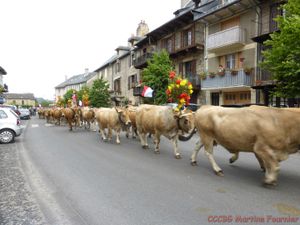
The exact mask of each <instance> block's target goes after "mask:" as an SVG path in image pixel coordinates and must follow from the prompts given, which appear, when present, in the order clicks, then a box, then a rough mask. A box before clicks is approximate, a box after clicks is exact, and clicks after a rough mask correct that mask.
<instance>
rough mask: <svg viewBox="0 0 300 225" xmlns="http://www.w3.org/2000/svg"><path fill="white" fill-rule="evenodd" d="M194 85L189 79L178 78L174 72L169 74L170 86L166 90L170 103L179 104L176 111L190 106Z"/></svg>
mask: <svg viewBox="0 0 300 225" xmlns="http://www.w3.org/2000/svg"><path fill="white" fill-rule="evenodd" d="M192 93H193V85H192V84H191V82H189V81H188V80H187V79H183V78H181V77H180V76H177V75H176V73H175V72H174V71H171V72H170V73H169V85H168V89H167V90H166V94H167V96H168V102H174V103H177V108H176V111H179V110H181V109H182V107H183V106H187V105H189V104H190V99H191V96H190V95H191V94H192Z"/></svg>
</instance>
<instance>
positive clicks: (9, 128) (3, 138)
mask: <svg viewBox="0 0 300 225" xmlns="http://www.w3.org/2000/svg"><path fill="white" fill-rule="evenodd" d="M22 132H23V127H22V126H21V122H20V117H19V116H18V115H17V114H16V113H15V112H14V111H13V110H12V109H10V108H0V143H11V142H14V140H15V137H17V136H20V135H21V134H22Z"/></svg>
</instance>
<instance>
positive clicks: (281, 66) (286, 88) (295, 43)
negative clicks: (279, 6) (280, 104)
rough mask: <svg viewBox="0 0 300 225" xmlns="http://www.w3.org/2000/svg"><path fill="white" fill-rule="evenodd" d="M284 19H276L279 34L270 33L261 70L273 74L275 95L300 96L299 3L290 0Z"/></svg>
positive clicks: (299, 1)
mask: <svg viewBox="0 0 300 225" xmlns="http://www.w3.org/2000/svg"><path fill="white" fill-rule="evenodd" d="M283 10H284V11H285V15H284V16H279V17H277V18H276V21H277V22H278V26H279V29H280V32H275V33H273V34H271V39H270V40H267V41H265V42H264V44H265V45H266V46H269V48H268V49H267V50H265V51H264V52H263V56H264V61H263V62H262V63H261V67H262V68H264V69H266V70H269V71H270V72H271V73H272V79H273V80H274V81H275V82H276V87H275V91H274V93H273V94H274V95H275V96H278V97H296V96H300V38H299V37H300V0H289V1H288V3H287V4H285V5H284V6H283Z"/></svg>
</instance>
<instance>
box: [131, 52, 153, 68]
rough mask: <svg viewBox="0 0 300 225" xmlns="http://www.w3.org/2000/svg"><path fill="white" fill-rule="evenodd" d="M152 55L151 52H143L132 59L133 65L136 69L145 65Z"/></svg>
mask: <svg viewBox="0 0 300 225" xmlns="http://www.w3.org/2000/svg"><path fill="white" fill-rule="evenodd" d="M152 56H153V54H152V53H145V54H143V55H142V56H140V57H137V58H136V59H135V60H134V61H133V66H134V67H135V68H136V69H143V68H145V67H146V66H147V61H148V60H149V59H151V58H152Z"/></svg>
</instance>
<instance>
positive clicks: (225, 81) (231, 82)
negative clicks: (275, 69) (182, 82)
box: [201, 70, 254, 90]
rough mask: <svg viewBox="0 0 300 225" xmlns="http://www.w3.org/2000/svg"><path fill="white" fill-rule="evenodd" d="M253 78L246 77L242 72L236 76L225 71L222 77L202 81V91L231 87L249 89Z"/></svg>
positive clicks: (250, 76)
mask: <svg viewBox="0 0 300 225" xmlns="http://www.w3.org/2000/svg"><path fill="white" fill-rule="evenodd" d="M253 81H254V76H253V75H252V74H250V75H247V74H246V73H245V72H244V71H243V70H239V71H238V73H237V74H236V75H232V74H231V72H230V71H226V72H225V75H224V76H219V75H216V76H215V77H213V78H211V77H210V76H207V77H206V79H204V80H202V86H201V89H202V90H205V89H206V90H209V89H220V88H232V87H250V86H252V85H253Z"/></svg>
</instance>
